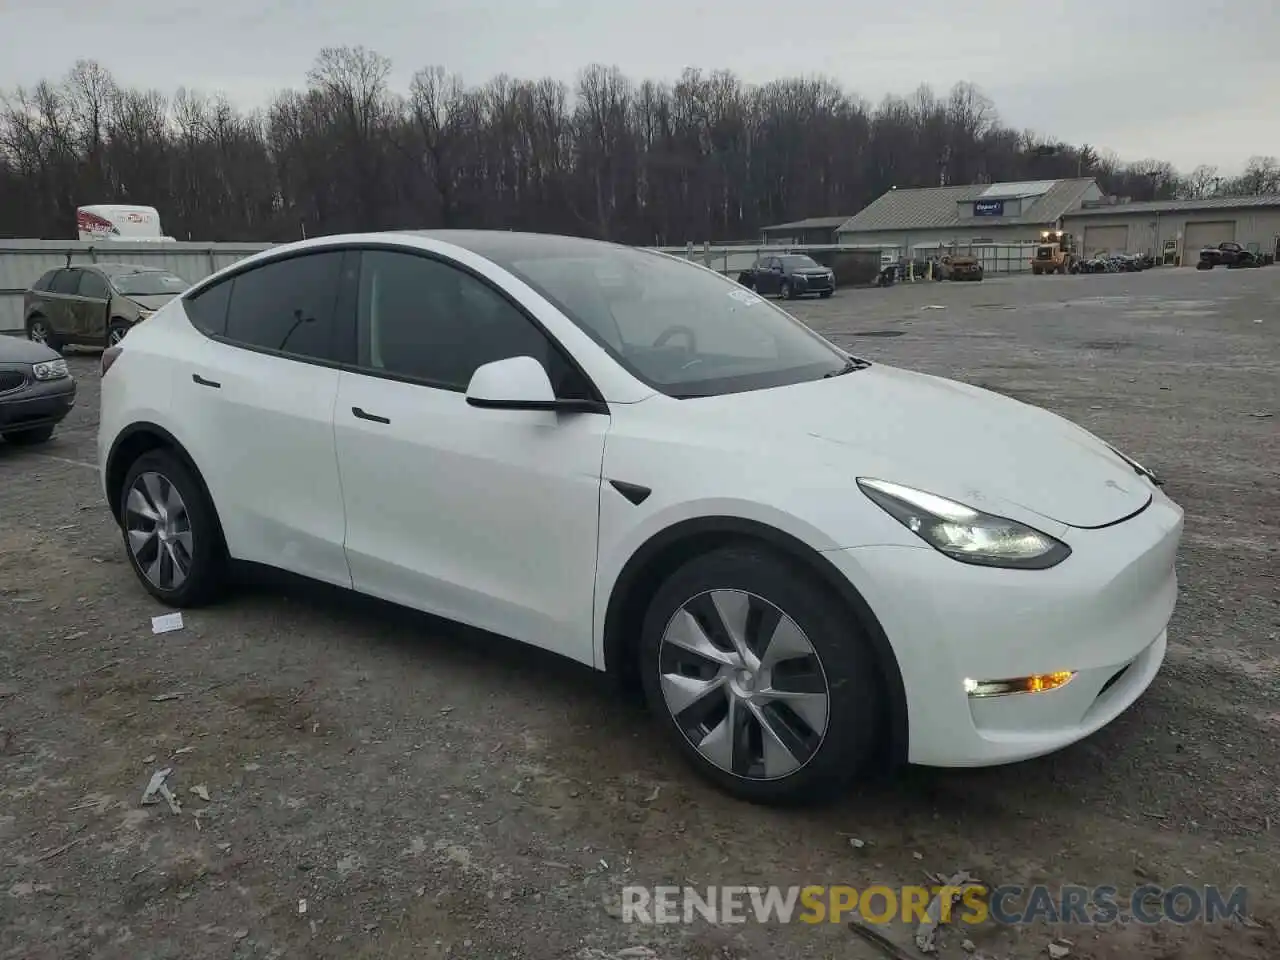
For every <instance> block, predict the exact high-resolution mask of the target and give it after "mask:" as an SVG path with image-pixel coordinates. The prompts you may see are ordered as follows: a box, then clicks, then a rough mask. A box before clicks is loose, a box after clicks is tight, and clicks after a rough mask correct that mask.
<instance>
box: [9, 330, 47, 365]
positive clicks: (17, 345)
mask: <svg viewBox="0 0 1280 960" xmlns="http://www.w3.org/2000/svg"><path fill="white" fill-rule="evenodd" d="M58 357H59V354H58V353H57V352H56V351H54V350H53V349H52V348H51V347H46V346H45V345H44V344H43V343H34V342H32V341H31V340H21V339H19V338H18V337H6V336H3V335H0V363H44V362H45V361H46V360H57V359H58Z"/></svg>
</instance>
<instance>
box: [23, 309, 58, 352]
mask: <svg viewBox="0 0 1280 960" xmlns="http://www.w3.org/2000/svg"><path fill="white" fill-rule="evenodd" d="M37 326H39V327H41V328H42V329H43V330H44V331H45V336H44V345H45V346H46V347H48V348H49V349H50V350H55V351H57V352H58V353H61V352H62V348H63V347H64V346H65V344H64V343H63V341H62V338H61V337H59V336H58V335H57V334H55V333H54V332H53V328H52V327H51V326H49V321H48V320H46V319H45V318H44V317H42V316H40V315H39V314H37V315H36V316H34V317H32V318H31V319H29V320H28V321H27V339H28V340H31V341H33V342H35V343H39V342H41V341H40V338H39V337H37V336H36V335H35V329H36V327H37Z"/></svg>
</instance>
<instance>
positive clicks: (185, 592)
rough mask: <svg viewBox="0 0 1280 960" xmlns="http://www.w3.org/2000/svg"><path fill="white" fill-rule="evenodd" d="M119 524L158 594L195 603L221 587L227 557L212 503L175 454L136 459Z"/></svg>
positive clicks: (177, 603) (139, 569) (137, 568)
mask: <svg viewBox="0 0 1280 960" xmlns="http://www.w3.org/2000/svg"><path fill="white" fill-rule="evenodd" d="M120 527H121V531H122V532H123V534H124V542H125V548H126V550H127V552H128V554H129V561H130V563H132V565H133V569H134V572H135V573H137V575H138V579H139V580H141V581H142V585H143V586H144V587H146V588H147V590H148V591H149V592H150V593H151V594H152V596H154V597H156V599H158V600H160V601H162V602H163V603H167V604H169V605H170V606H174V607H196V606H200V605H202V604H205V603H208V602H210V601H211V600H214V599H216V598H217V596H218V595H219V594H220V593H221V591H222V588H223V585H224V583H225V566H226V563H225V553H224V550H223V546H222V537H221V533H220V530H219V527H218V522H217V518H216V515H215V513H214V509H213V504H212V503H210V502H209V498H208V496H207V495H206V494H205V492H204V490H203V488H202V487H201V486H200V484H199V483H198V482H197V481H196V479H195V477H194V476H193V475H192V473H191V471H190V470H189V469H188V468H187V467H186V465H185V464H183V463H182V461H181V460H179V459H178V458H177V457H176V456H174V455H173V454H171V453H169V452H168V451H165V450H152V451H149V452H147V453H144V454H143V455H142V456H141V457H139V458H138V459H137V460H136V461H134V463H133V465H132V466H131V467H130V468H129V472H128V473H127V474H126V475H125V481H124V489H123V492H122V493H121V501H120Z"/></svg>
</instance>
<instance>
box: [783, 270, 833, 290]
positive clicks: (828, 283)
mask: <svg viewBox="0 0 1280 960" xmlns="http://www.w3.org/2000/svg"><path fill="white" fill-rule="evenodd" d="M792 279H793V282H794V283H795V291H796V293H826V292H828V291H831V290H834V289H835V288H836V282H835V277H825V276H817V275H814V276H809V275H807V274H802V273H798V274H796V275H795V276H794V277H793V278H792Z"/></svg>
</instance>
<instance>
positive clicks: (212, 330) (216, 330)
mask: <svg viewBox="0 0 1280 960" xmlns="http://www.w3.org/2000/svg"><path fill="white" fill-rule="evenodd" d="M234 283H235V281H234V280H223V281H222V282H221V283H216V284H214V285H213V286H212V287H209V288H208V289H205V290H201V291H200V292H199V293H197V294H196V295H195V296H194V297H188V298H187V300H186V302H185V303H183V305H182V306H183V308H184V309H185V310H186V311H187V319H188V320H190V321H191V323H192V325H193V326H195V328H196V329H197V330H199V331H200V332H201V333H206V334H210V335H212V336H219V337H220V336H222V335H223V334H224V333H226V332H227V307H228V306H229V305H230V304H231V287H232V285H233V284H234Z"/></svg>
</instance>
